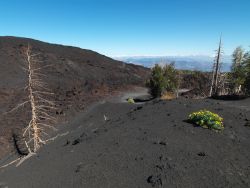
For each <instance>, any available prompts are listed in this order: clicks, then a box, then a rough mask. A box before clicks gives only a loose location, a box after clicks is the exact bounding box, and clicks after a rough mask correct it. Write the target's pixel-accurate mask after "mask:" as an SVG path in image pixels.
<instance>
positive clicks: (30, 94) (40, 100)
mask: <svg viewBox="0 0 250 188" xmlns="http://www.w3.org/2000/svg"><path fill="white" fill-rule="evenodd" d="M23 55H24V62H25V65H24V67H22V69H23V70H24V71H25V72H26V73H27V84H26V86H25V87H24V90H25V91H26V92H27V100H25V101H24V102H22V103H20V104H18V105H17V106H16V107H14V108H13V109H12V110H10V111H8V112H6V113H5V114H8V113H13V112H14V111H16V110H18V109H20V108H21V107H24V106H25V105H29V107H30V110H31V116H30V121H29V123H28V125H27V126H26V127H25V128H24V129H23V132H22V136H23V137H24V143H25V146H26V148H27V150H28V152H27V153H28V154H27V156H25V157H22V158H19V159H17V160H15V161H12V162H11V163H9V164H13V163H14V162H18V161H19V163H18V164H17V166H18V165H20V164H21V163H22V162H23V161H24V160H25V159H27V158H29V157H30V156H32V155H34V154H35V153H36V152H37V151H38V150H39V148H40V147H41V146H42V145H43V144H46V142H47V141H48V140H53V139H51V138H50V139H49V136H48V133H47V130H48V129H52V130H56V128H55V127H54V126H53V125H54V124H55V123H56V118H54V117H53V116H52V115H51V113H50V112H51V111H53V110H55V109H56V107H55V106H56V105H55V102H54V101H52V100H51V96H52V95H53V94H54V93H52V92H51V91H50V90H49V89H48V88H49V87H48V85H47V84H46V83H45V82H44V79H43V78H44V77H45V76H46V75H45V74H43V73H42V72H43V70H44V69H46V68H47V67H48V66H51V65H43V66H41V63H42V61H40V60H39V58H38V57H39V55H40V54H39V53H36V54H35V53H33V52H32V48H31V47H30V45H28V47H27V48H25V49H24V51H23ZM7 165H8V164H7ZM5 166H6V165H5ZM5 166H4V167H5Z"/></svg>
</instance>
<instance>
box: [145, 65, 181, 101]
mask: <svg viewBox="0 0 250 188" xmlns="http://www.w3.org/2000/svg"><path fill="white" fill-rule="evenodd" d="M179 80H180V79H179V72H178V71H177V70H176V69H175V66H174V63H171V64H166V65H164V66H163V67H162V66H160V65H158V64H156V65H155V66H154V67H153V68H152V72H151V77H150V79H149V81H148V82H147V86H148V87H149V88H150V93H151V95H152V96H153V97H161V96H162V94H163V93H164V91H170V92H175V91H177V90H178V87H179Z"/></svg>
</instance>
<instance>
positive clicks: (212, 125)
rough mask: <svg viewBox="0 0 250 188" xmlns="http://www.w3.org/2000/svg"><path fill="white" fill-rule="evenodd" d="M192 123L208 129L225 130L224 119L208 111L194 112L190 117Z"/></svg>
mask: <svg viewBox="0 0 250 188" xmlns="http://www.w3.org/2000/svg"><path fill="white" fill-rule="evenodd" d="M188 120H189V121H190V122H191V123H194V124H196V125H199V126H201V127H203V128H207V129H215V130H223V129H224V126H223V118H222V117H220V116H219V115H218V114H215V113H213V112H210V111H208V110H200V111H198V112H193V113H191V114H190V115H189V116H188Z"/></svg>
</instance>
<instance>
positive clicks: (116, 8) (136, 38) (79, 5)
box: [0, 0, 250, 56]
mask: <svg viewBox="0 0 250 188" xmlns="http://www.w3.org/2000/svg"><path fill="white" fill-rule="evenodd" d="M249 7H250V1H249V0H1V1H0V35H1V36H6V35H8V36H10V35H11V36H22V37H28V38H34V39H39V40H43V41H46V42H51V43H60V44H65V45H72V46H78V47H81V48H86V49H92V50H95V51H98V52H100V53H102V54H105V55H108V56H137V55H144V56H157V55H213V53H214V50H215V49H216V48H217V45H218V40H219V37H220V34H221V33H222V36H223V47H224V52H225V54H231V53H232V51H233V49H234V48H235V47H237V46H238V45H242V46H243V47H244V48H246V49H249V46H250V24H249V21H250V11H249Z"/></svg>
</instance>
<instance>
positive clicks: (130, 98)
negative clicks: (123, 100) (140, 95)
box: [127, 97, 135, 104]
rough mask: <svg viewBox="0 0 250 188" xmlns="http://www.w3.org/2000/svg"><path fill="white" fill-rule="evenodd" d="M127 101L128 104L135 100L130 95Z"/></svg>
mask: <svg viewBox="0 0 250 188" xmlns="http://www.w3.org/2000/svg"><path fill="white" fill-rule="evenodd" d="M127 101H128V103H129V104H134V103H135V101H134V99H133V98H132V97H129V98H128V100H127Z"/></svg>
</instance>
